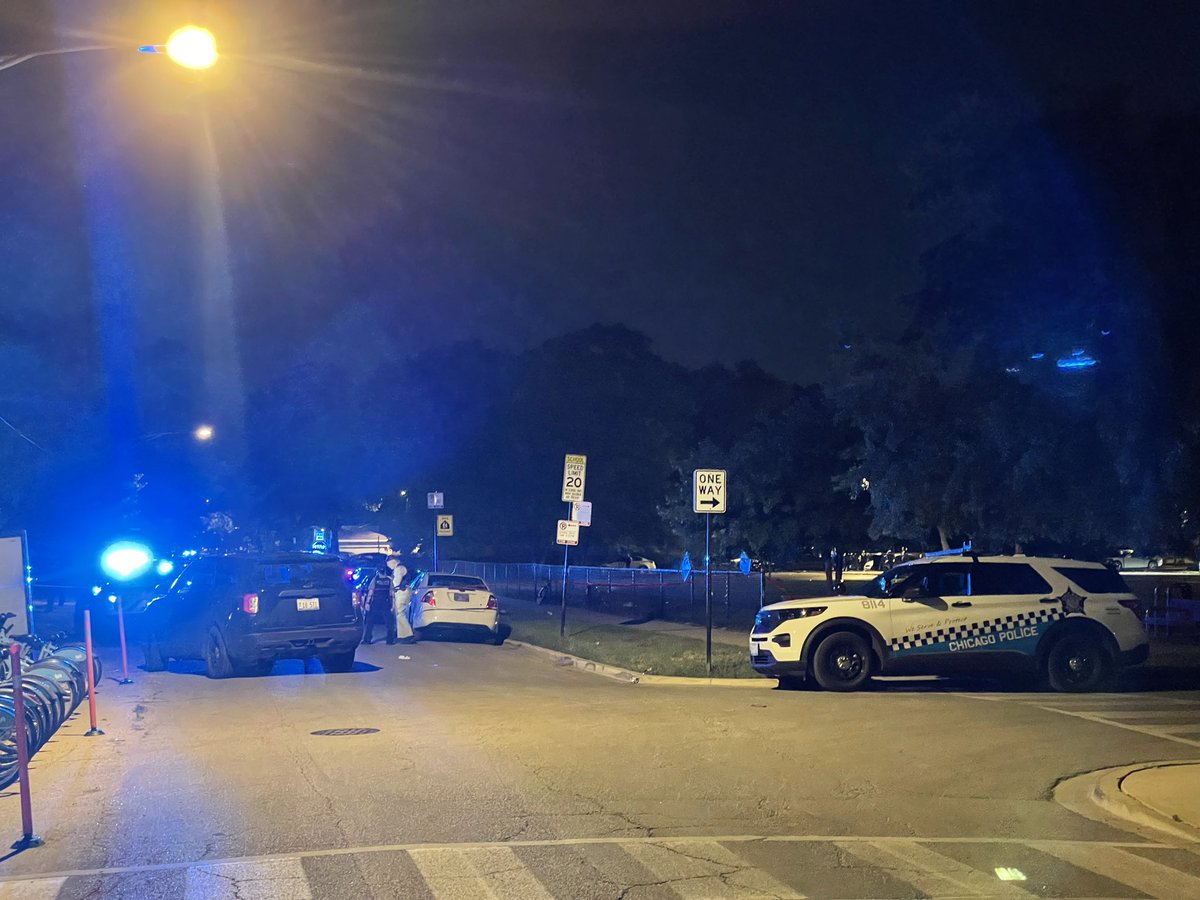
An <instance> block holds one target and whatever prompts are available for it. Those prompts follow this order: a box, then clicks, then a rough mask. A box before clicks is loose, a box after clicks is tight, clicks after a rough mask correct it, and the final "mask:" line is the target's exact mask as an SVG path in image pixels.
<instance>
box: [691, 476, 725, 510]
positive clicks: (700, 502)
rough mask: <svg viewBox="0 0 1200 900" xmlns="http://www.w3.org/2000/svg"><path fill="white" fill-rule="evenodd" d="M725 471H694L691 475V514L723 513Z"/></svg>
mask: <svg viewBox="0 0 1200 900" xmlns="http://www.w3.org/2000/svg"><path fill="white" fill-rule="evenodd" d="M725 500H726V494H725V470H724V469H696V471H694V472H693V473H692V512H698V513H723V512H725Z"/></svg>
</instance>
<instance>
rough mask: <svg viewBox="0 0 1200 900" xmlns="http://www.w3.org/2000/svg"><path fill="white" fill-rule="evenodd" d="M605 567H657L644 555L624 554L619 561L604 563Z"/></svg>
mask: <svg viewBox="0 0 1200 900" xmlns="http://www.w3.org/2000/svg"><path fill="white" fill-rule="evenodd" d="M604 567H605V568H606V569H657V568H658V564H657V563H655V562H654V560H652V559H648V558H646V557H645V556H626V557H625V558H624V559H622V560H620V561H619V562H610V563H605V564H604Z"/></svg>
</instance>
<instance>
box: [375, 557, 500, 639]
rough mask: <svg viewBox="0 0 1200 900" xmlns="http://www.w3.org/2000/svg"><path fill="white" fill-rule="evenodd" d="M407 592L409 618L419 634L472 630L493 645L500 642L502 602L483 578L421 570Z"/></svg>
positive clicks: (466, 631) (399, 599)
mask: <svg viewBox="0 0 1200 900" xmlns="http://www.w3.org/2000/svg"><path fill="white" fill-rule="evenodd" d="M406 593H407V594H408V597H407V603H408V621H409V622H410V623H411V624H412V627H413V631H414V632H416V633H417V634H418V635H420V636H422V637H423V636H425V635H426V634H432V633H435V632H438V633H440V632H446V633H452V632H458V633H462V634H472V633H473V634H476V635H478V636H480V637H485V638H487V639H488V640H490V641H491V642H492V643H494V644H499V643H501V641H502V638H501V636H500V609H499V606H500V605H499V603H497V601H496V596H495V594H493V593H492V591H491V588H489V587H488V586H487V584H486V582H484V580H483V579H482V578H476V577H475V576H474V575H453V574H450V573H447V572H422V573H421V574H420V575H418V576H417V577H416V578H415V579H413V581H412V583H411V584H410V585H409V586H408V588H407V590H406ZM405 599H406V598H405V597H404V596H403V594H402V595H401V596H400V597H398V598H397V600H398V601H399V602H400V603H403V602H404V601H405Z"/></svg>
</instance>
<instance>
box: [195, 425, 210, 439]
mask: <svg viewBox="0 0 1200 900" xmlns="http://www.w3.org/2000/svg"><path fill="white" fill-rule="evenodd" d="M192 437H194V438H195V439H196V440H198V441H211V440H212V437H213V427H212V426H211V425H197V426H196V430H195V431H193V432H192Z"/></svg>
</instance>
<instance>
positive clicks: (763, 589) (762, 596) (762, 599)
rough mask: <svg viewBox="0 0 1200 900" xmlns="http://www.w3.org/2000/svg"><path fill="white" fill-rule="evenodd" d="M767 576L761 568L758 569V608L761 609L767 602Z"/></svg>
mask: <svg viewBox="0 0 1200 900" xmlns="http://www.w3.org/2000/svg"><path fill="white" fill-rule="evenodd" d="M766 579H767V576H766V573H765V572H763V571H762V569H759V570H758V608H759V609H762V608H763V604H764V603H766V602H767V581H766Z"/></svg>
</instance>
